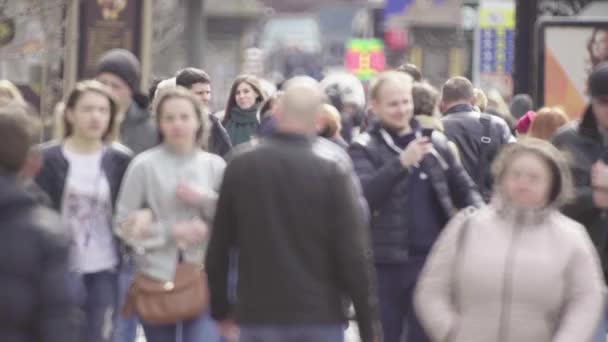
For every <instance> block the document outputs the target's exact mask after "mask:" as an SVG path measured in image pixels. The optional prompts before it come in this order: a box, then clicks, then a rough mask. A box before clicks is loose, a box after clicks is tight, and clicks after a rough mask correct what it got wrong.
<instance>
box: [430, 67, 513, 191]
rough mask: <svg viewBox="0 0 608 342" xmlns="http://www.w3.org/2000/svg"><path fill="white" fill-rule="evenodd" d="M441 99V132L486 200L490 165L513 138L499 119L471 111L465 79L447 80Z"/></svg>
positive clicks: (471, 94) (469, 88)
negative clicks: (452, 145) (454, 148)
mask: <svg viewBox="0 0 608 342" xmlns="http://www.w3.org/2000/svg"><path fill="white" fill-rule="evenodd" d="M441 101H442V102H441V110H442V112H443V115H444V118H443V119H442V121H443V127H444V128H445V135H446V136H447V137H448V139H449V140H450V141H453V142H454V143H455V144H456V146H457V147H458V151H459V152H460V160H461V162H462V165H463V166H464V168H465V170H467V173H468V174H469V176H471V178H472V179H473V180H474V181H475V184H477V187H478V188H479V191H480V192H481V194H482V196H483V198H484V200H486V202H487V201H489V200H490V198H491V197H492V177H490V173H491V172H490V165H492V161H493V160H494V158H495V157H496V155H497V154H498V152H499V150H500V148H501V147H502V145H504V144H507V143H511V142H515V138H514V137H513V135H512V134H511V130H510V129H509V126H508V125H507V123H506V122H505V121H504V120H503V119H501V118H499V117H497V116H494V115H489V114H485V113H479V112H477V111H475V109H474V108H473V106H474V105H475V93H474V90H473V85H472V84H471V82H470V81H469V80H467V79H466V78H464V77H454V78H451V79H449V80H448V81H447V82H446V83H445V84H444V86H443V88H442V90H441Z"/></svg>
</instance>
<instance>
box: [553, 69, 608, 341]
mask: <svg viewBox="0 0 608 342" xmlns="http://www.w3.org/2000/svg"><path fill="white" fill-rule="evenodd" d="M589 91H590V93H591V103H590V104H589V106H588V107H587V110H586V111H585V113H584V114H583V117H582V119H581V120H580V122H572V123H570V124H568V125H566V126H565V127H563V128H562V129H560V130H559V131H558V132H557V134H556V135H555V137H554V138H553V143H554V144H555V146H557V147H558V148H559V149H561V150H564V151H566V152H567V153H568V155H569V156H570V158H572V160H571V170H572V176H573V177H574V184H575V186H576V193H575V195H576V197H575V199H574V200H573V201H571V203H570V204H568V205H566V206H565V207H564V213H565V214H566V215H568V216H570V217H571V218H573V219H575V220H577V221H578V222H580V223H581V224H583V225H584V226H585V227H586V228H587V232H588V233H589V235H590V236H591V240H592V241H593V243H594V244H595V247H596V249H597V251H598V254H599V256H600V258H601V260H602V265H603V268H604V275H605V277H606V275H607V274H608V272H607V270H608V267H607V265H608V63H603V64H600V65H598V66H597V67H596V68H595V69H594V71H593V72H592V74H591V76H590V77H589ZM606 278H607V279H608V277H606ZM603 329H604V331H603V337H604V340H605V336H606V327H604V328H603Z"/></svg>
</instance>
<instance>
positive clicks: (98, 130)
mask: <svg viewBox="0 0 608 342" xmlns="http://www.w3.org/2000/svg"><path fill="white" fill-rule="evenodd" d="M117 112H118V105H117V102H116V100H115V99H114V97H113V96H112V94H111V91H110V89H108V88H106V86H104V85H103V84H101V83H99V82H97V81H84V82H80V83H78V84H77V85H76V87H75V88H74V90H73V91H72V92H71V93H70V95H69V97H68V99H67V101H66V105H65V113H64V115H63V126H64V129H63V132H64V136H63V139H62V140H61V141H59V142H52V143H50V144H49V145H47V146H44V148H43V150H42V156H43V166H42V169H41V170H40V173H39V174H38V176H37V177H36V182H37V183H38V185H39V186H40V187H41V188H42V189H43V190H44V191H45V192H47V194H48V195H49V197H50V198H51V201H52V205H53V208H54V209H55V210H57V211H58V212H60V213H61V215H62V218H63V222H64V224H65V226H66V227H67V228H68V229H69V231H70V233H71V237H72V246H71V270H72V271H73V274H72V275H74V277H73V280H74V286H75V288H77V289H78V291H79V294H82V298H81V299H82V301H81V306H82V309H83V311H84V312H85V314H86V323H85V325H84V330H83V331H82V336H81V339H80V341H86V342H109V341H111V339H112V326H113V320H114V316H115V313H116V303H117V302H118V300H117V281H118V278H117V273H116V268H117V266H118V264H119V256H118V249H117V245H116V243H115V241H114V235H113V232H112V231H113V229H112V216H113V214H114V207H115V203H116V198H117V196H118V190H119V187H120V184H121V182H122V178H123V175H124V173H125V170H126V168H127V165H128V164H129V161H130V159H131V152H130V151H129V150H128V149H127V148H126V147H123V146H120V145H117V144H112V140H113V138H114V125H115V118H116V115H117Z"/></svg>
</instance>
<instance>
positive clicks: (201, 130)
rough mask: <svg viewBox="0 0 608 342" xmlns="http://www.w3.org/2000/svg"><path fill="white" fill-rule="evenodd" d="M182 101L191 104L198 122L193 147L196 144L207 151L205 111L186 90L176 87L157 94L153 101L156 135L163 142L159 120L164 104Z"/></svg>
mask: <svg viewBox="0 0 608 342" xmlns="http://www.w3.org/2000/svg"><path fill="white" fill-rule="evenodd" d="M174 98H178V99H184V100H186V101H188V102H190V103H191V104H192V107H193V108H194V113H195V115H196V118H197V120H198V122H199V127H198V129H197V131H196V141H195V145H197V144H198V146H200V147H201V148H202V149H203V150H205V151H207V150H208V148H209V132H210V125H209V118H208V115H207V113H206V112H205V110H204V109H203V108H202V106H201V105H200V104H199V101H198V99H197V98H196V97H195V96H194V95H193V94H192V92H191V91H189V90H188V89H186V88H184V87H181V86H177V87H175V88H173V87H169V88H164V89H162V90H160V94H158V95H157V96H156V97H155V99H154V104H153V106H154V114H155V115H154V116H155V117H156V126H157V127H158V134H159V136H160V140H161V141H164V137H163V134H162V132H161V130H160V119H161V116H162V109H163V105H164V104H165V102H167V101H168V100H170V99H174Z"/></svg>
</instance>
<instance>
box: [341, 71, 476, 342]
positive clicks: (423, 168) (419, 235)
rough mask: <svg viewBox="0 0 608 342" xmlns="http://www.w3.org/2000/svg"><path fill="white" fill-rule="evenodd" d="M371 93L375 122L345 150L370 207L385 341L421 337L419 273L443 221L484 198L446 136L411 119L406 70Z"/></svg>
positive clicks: (389, 75)
mask: <svg viewBox="0 0 608 342" xmlns="http://www.w3.org/2000/svg"><path fill="white" fill-rule="evenodd" d="M369 92H370V96H371V107H372V110H373V111H374V113H375V114H376V116H377V118H378V121H377V122H376V123H375V124H374V125H372V127H371V128H370V129H369V130H368V131H367V132H366V133H364V134H362V135H361V136H359V137H357V138H356V139H355V141H354V142H353V144H351V146H350V151H349V152H350V156H351V158H352V160H353V163H354V167H355V171H356V173H357V175H358V176H359V179H360V180H361V184H362V187H363V194H364V196H365V198H366V199H367V202H368V204H369V209H370V211H371V213H372V215H371V236H372V242H373V248H374V259H375V265H376V272H377V275H378V296H379V299H380V309H381V317H382V327H383V330H384V340H385V341H387V342H399V341H401V336H402V333H403V332H404V331H405V330H407V339H406V341H408V342H423V341H426V340H427V338H426V336H425V333H424V331H423V330H422V328H421V327H420V325H419V323H418V321H417V319H416V317H415V315H414V312H413V307H412V296H413V290H414V286H415V284H416V281H417V279H418V274H419V272H420V270H421V269H422V266H423V265H424V262H425V260H426V256H427V255H428V253H429V251H430V249H431V246H432V245H433V243H434V242H435V239H436V238H437V236H438V235H439V232H440V231H441V230H442V228H443V226H444V225H445V223H446V222H447V220H448V219H449V218H450V217H451V216H452V215H454V214H455V213H456V211H457V210H458V209H461V208H466V207H468V206H472V205H481V203H482V200H481V197H480V196H479V194H478V193H477V191H476V190H475V185H474V183H473V182H472V180H471V179H470V178H469V176H468V175H467V174H466V172H465V171H464V169H463V168H462V167H461V166H460V165H459V163H457V162H456V160H455V157H454V155H453V153H452V152H451V151H450V148H449V146H448V140H447V139H446V137H445V136H444V135H443V134H441V133H440V132H438V131H432V133H431V134H430V136H424V135H423V130H422V128H421V126H420V124H419V123H418V122H417V121H416V120H415V119H413V107H414V106H413V100H412V81H411V78H410V77H409V76H407V75H404V74H402V73H398V72H395V71H390V72H386V73H382V74H380V75H379V76H377V77H376V78H375V79H374V80H373V81H372V83H371V86H370V91H369ZM404 321H405V324H406V329H404V325H403V322H404Z"/></svg>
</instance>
